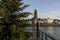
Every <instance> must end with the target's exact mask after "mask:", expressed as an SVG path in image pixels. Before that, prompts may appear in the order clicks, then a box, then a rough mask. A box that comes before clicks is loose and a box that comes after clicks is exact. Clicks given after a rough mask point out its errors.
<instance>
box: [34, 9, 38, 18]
mask: <svg viewBox="0 0 60 40" xmlns="http://www.w3.org/2000/svg"><path fill="white" fill-rule="evenodd" d="M34 19H38V15H37V10H36V9H35V11H34Z"/></svg>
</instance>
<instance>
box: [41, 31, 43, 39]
mask: <svg viewBox="0 0 60 40" xmlns="http://www.w3.org/2000/svg"><path fill="white" fill-rule="evenodd" d="M41 35H42V37H41V39H42V40H43V32H42V34H41Z"/></svg>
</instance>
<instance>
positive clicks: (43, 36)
mask: <svg viewBox="0 0 60 40" xmlns="http://www.w3.org/2000/svg"><path fill="white" fill-rule="evenodd" d="M27 30H36V29H27ZM39 35H40V37H39V38H40V39H39V40H49V39H51V40H57V39H55V38H54V37H52V36H51V35H48V34H47V33H45V32H43V31H41V30H39ZM48 38H49V39H48Z"/></svg>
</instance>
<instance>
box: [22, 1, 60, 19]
mask: <svg viewBox="0 0 60 40" xmlns="http://www.w3.org/2000/svg"><path fill="white" fill-rule="evenodd" d="M23 2H24V3H25V4H29V5H30V6H29V7H28V8H27V9H25V11H29V12H32V13H34V10H35V9H37V11H38V17H39V18H54V19H55V18H57V19H60V0H23ZM30 17H31V16H30Z"/></svg>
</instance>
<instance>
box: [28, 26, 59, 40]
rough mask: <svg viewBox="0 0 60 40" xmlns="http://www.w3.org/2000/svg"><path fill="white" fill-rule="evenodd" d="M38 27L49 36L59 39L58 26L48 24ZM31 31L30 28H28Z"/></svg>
mask: <svg viewBox="0 0 60 40" xmlns="http://www.w3.org/2000/svg"><path fill="white" fill-rule="evenodd" d="M28 29H33V28H28ZM39 29H40V30H41V31H43V32H45V33H47V34H49V35H50V36H52V37H54V38H56V39H57V40H60V27H58V26H57V27H53V26H48V27H39ZM30 31H31V32H32V30H30Z"/></svg>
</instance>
